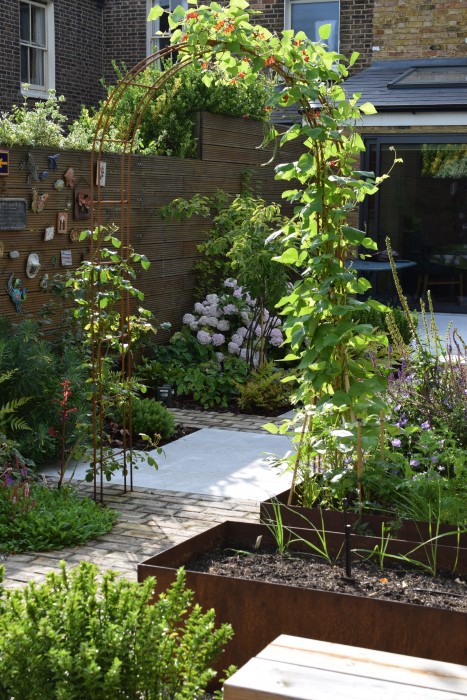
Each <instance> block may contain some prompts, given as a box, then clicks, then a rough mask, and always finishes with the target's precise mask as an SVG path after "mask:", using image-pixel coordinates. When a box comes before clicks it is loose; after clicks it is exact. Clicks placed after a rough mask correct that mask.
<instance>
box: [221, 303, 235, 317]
mask: <svg viewBox="0 0 467 700" xmlns="http://www.w3.org/2000/svg"><path fill="white" fill-rule="evenodd" d="M222 310H223V312H224V313H225V315H226V316H230V315H231V314H236V313H237V307H236V306H235V304H226V305H225V306H224V308H223V309H222Z"/></svg>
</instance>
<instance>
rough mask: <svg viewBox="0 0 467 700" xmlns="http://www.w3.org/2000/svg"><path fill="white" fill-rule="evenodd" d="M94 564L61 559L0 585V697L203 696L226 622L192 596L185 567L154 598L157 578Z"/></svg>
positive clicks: (155, 699)
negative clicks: (43, 574) (40, 573)
mask: <svg viewBox="0 0 467 700" xmlns="http://www.w3.org/2000/svg"><path fill="white" fill-rule="evenodd" d="M2 573H3V572H2V571H0V576H1V574H2ZM98 573H99V572H98V569H97V567H96V566H95V565H93V564H89V563H87V562H82V563H81V564H80V565H79V566H78V567H76V568H75V569H73V570H71V571H67V570H66V568H65V564H64V562H62V567H61V572H60V573H51V574H49V575H48V576H47V581H46V583H44V584H42V585H40V586H36V585H35V584H34V583H31V584H28V585H27V586H26V588H25V589H24V590H17V591H11V592H10V591H4V590H3V589H2V588H0V698H1V699H2V700H3V699H5V700H39V699H43V700H45V699H46V698H48V699H49V698H50V699H52V698H57V699H58V698H59V699H60V700H119V699H122V700H123V699H124V698H125V699H126V700H139V699H140V698H145V699H146V700H159V699H160V700H196V698H202V697H203V691H204V689H205V688H206V685H207V683H208V682H209V681H210V680H211V679H212V678H213V677H214V676H215V675H216V674H215V672H214V671H213V670H212V668H211V667H210V666H211V664H212V662H213V660H214V659H215V658H216V657H217V656H218V655H219V654H220V652H221V651H222V649H223V647H224V646H225V644H226V642H227V641H228V640H229V638H230V637H231V636H232V631H231V628H230V626H229V625H227V624H223V625H221V626H220V627H219V628H217V629H216V627H215V617H214V611H213V610H210V611H208V612H206V613H203V611H202V610H201V608H200V607H199V606H198V605H193V603H192V600H193V594H192V592H191V591H188V590H186V588H185V575H184V572H183V570H180V571H179V573H178V575H177V579H176V581H175V582H174V583H173V585H172V586H171V587H170V588H169V589H168V590H167V591H166V593H164V594H162V595H161V596H160V597H159V599H158V600H157V601H156V602H155V603H154V604H153V605H148V603H149V602H150V600H151V598H152V591H153V588H154V579H152V578H148V579H146V581H145V582H144V584H142V585H140V584H137V583H133V582H130V581H127V580H120V581H117V580H116V578H117V575H116V574H115V573H113V572H106V573H104V574H103V576H102V583H101V584H99V583H98V580H97V578H98Z"/></svg>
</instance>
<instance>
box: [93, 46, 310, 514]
mask: <svg viewBox="0 0 467 700" xmlns="http://www.w3.org/2000/svg"><path fill="white" fill-rule="evenodd" d="M216 45H218V46H219V45H222V41H221V40H219V41H213V42H212V43H211V45H210V46H209V47H208V48H206V49H205V50H204V51H203V50H201V51H199V52H198V53H194V54H188V55H186V57H183V58H181V59H180V52H181V51H183V49H184V48H185V47H186V46H187V44H186V43H179V44H174V45H172V46H168V47H166V48H164V49H162V50H161V51H158V52H157V53H155V54H153V55H152V56H149V57H147V58H145V59H144V60H142V61H140V63H138V64H137V65H136V66H134V67H133V68H132V69H131V70H129V71H128V72H127V73H126V75H125V76H124V77H123V78H122V79H121V80H120V81H119V82H118V83H117V85H116V86H115V88H114V89H113V90H112V92H111V93H110V95H109V96H108V98H107V100H106V102H105V103H104V106H103V108H102V110H101V114H100V117H99V120H98V123H97V125H96V129H95V133H94V139H93V145H92V152H91V176H90V182H91V187H90V200H91V217H90V218H91V230H92V231H97V238H96V240H94V237H92V236H91V242H90V254H91V260H95V261H96V262H98V263H100V264H102V263H103V261H102V258H101V251H102V245H101V230H102V209H103V207H116V208H120V216H119V219H120V220H119V233H120V240H121V247H120V249H119V254H120V256H121V259H125V256H127V255H128V253H129V251H130V248H131V214H130V208H131V160H132V155H133V151H134V145H135V137H136V132H137V129H138V126H139V124H140V122H141V119H142V117H143V114H144V112H145V111H146V109H147V107H148V106H149V104H150V102H151V100H152V98H153V97H154V95H155V93H156V92H157V90H158V89H159V88H160V87H161V86H162V85H163V84H164V83H165V82H167V80H169V79H170V78H171V77H172V76H174V75H176V74H177V73H179V72H180V71H181V70H183V69H184V68H185V67H186V66H188V65H189V64H191V63H193V61H195V60H198V59H201V58H202V57H203V55H204V53H205V52H208V53H211V51H212V48H213V47H214V46H216ZM241 51H242V53H245V54H246V55H249V56H250V57H251V56H256V55H257V54H256V51H255V50H254V48H252V47H241ZM174 54H175V55H176V54H179V58H178V61H177V62H176V63H173V64H172V65H171V66H170V67H169V68H168V69H166V70H165V71H164V72H162V73H160V74H159V76H158V79H157V80H156V81H155V82H154V83H153V84H151V85H143V84H141V83H139V82H138V79H139V76H140V75H141V74H142V73H143V72H144V71H145V70H146V69H147V68H149V67H151V66H153V65H154V64H157V63H159V62H160V61H161V60H164V59H166V58H168V57H169V56H172V55H174ZM272 68H273V70H274V72H275V73H277V74H279V75H281V76H282V77H283V78H284V80H285V82H288V83H290V82H293V76H291V75H290V74H288V73H287V72H286V70H285V67H284V66H283V65H281V64H280V63H276V64H275V65H274V66H273V67H272ZM130 87H140V88H143V89H144V92H143V95H142V97H141V99H140V101H139V103H138V105H137V106H136V108H135V111H134V113H133V116H132V118H131V119H130V121H129V123H128V125H127V129H126V133H125V134H124V135H123V136H122V138H120V139H119V140H114V139H112V138H111V137H110V136H109V127H110V124H111V119H112V115H113V113H114V110H115V107H116V106H117V104H118V102H119V100H120V98H121V97H122V96H123V95H124V94H125V92H126V91H127V90H128V88H130ZM304 104H305V103H304ZM112 143H114V144H116V145H118V144H119V145H120V146H121V149H122V151H121V163H120V199H115V200H109V199H105V197H104V196H103V192H102V187H101V184H100V180H99V178H96V168H97V172H99V171H100V164H101V162H102V160H103V159H104V158H105V152H106V146H108V145H110V144H112ZM95 288H96V290H97V291H98V289H99V282H98V281H97V282H96V285H95ZM91 289H92V290H94V285H91ZM90 302H91V313H92V315H93V318H97V320H98V322H99V319H100V307H99V304H97V303H96V293H95V291H92V299H91V300H90ZM130 307H131V299H130V296H129V294H128V293H127V294H126V296H123V297H122V300H121V304H120V318H121V327H120V334H121V339H122V341H123V340H124V339H125V338H126V339H127V346H128V352H126V353H125V352H124V351H123V350H122V353H121V357H120V372H121V379H122V381H125V380H127V379H131V376H132V361H131V318H130V316H131V312H130ZM91 329H92V382H93V386H94V387H97V388H98V389H97V393H96V392H94V393H93V399H92V424H93V452H92V464H93V473H94V498H95V499H97V487H98V483H99V492H100V494H99V499H100V500H101V501H102V500H103V481H104V471H103V466H104V463H105V455H104V423H103V421H104V416H103V415H102V413H101V412H99V411H98V406H99V403H100V401H101V399H102V378H103V371H102V370H103V366H102V354H101V351H102V340H101V339H100V338H99V337H98V334H96V332H95V327H94V323H92V324H91ZM122 345H123V343H122ZM127 429H128V431H127ZM131 429H132V424H131V398H130V400H129V401H128V405H127V406H125V407H124V411H123V449H122V454H123V458H122V462H123V474H124V485H123V488H124V491H125V492H126V491H127V488H128V483H129V488H130V491H132V490H133V455H132V446H133V445H132V435H131ZM127 432H128V434H127Z"/></svg>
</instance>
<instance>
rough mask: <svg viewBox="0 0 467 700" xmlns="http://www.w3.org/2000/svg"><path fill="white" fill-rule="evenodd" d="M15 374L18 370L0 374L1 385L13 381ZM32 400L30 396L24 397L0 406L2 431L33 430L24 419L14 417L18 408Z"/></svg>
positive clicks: (0, 426) (0, 427)
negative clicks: (7, 429) (9, 380)
mask: <svg viewBox="0 0 467 700" xmlns="http://www.w3.org/2000/svg"><path fill="white" fill-rule="evenodd" d="M15 372H16V369H10V370H7V371H6V372H3V373H2V374H0V384H2V383H3V382H6V381H7V380H8V379H11V377H12V376H13V374H14V373H15ZM30 399H31V397H30V396H22V397H20V398H18V399H13V400H12V401H8V402H7V403H4V404H1V405H0V430H2V431H3V430H5V429H6V428H9V429H10V430H11V431H13V432H15V431H18V430H31V428H30V427H29V425H28V424H27V423H26V421H25V420H24V418H20V417H19V416H15V415H14V414H15V413H16V411H17V410H18V408H20V407H21V406H24V404H25V403H27V402H28V401H30Z"/></svg>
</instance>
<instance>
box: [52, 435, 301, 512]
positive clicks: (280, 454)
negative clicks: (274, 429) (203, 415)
mask: <svg viewBox="0 0 467 700" xmlns="http://www.w3.org/2000/svg"><path fill="white" fill-rule="evenodd" d="M292 450H293V448H292V445H291V443H290V440H289V439H288V438H287V437H286V436H284V435H271V434H269V433H267V432H262V433H255V432H248V433H243V432H240V431H238V430H223V429H217V428H203V429H201V430H198V431H197V432H195V433H191V434H190V435H186V436H185V437H183V438H180V439H179V440H175V441H174V442H172V443H170V444H168V445H166V446H165V447H164V454H163V455H158V454H157V453H156V452H155V451H152V452H150V453H149V454H151V455H152V456H153V457H154V458H155V459H156V461H157V463H158V469H157V470H156V469H154V467H151V466H149V465H148V464H147V462H146V461H145V460H144V457H143V458H142V459H138V460H137V462H136V465H137V469H134V470H133V484H134V486H138V487H140V488H157V489H159V490H167V491H173V490H175V489H177V490H180V491H183V492H185V493H191V494H203V495H208V496H224V497H226V498H240V499H248V500H252V501H261V500H264V499H266V498H269V496H271V495H273V494H275V493H279V492H280V491H283V490H284V489H286V488H287V486H289V485H290V474H283V473H282V472H283V467H282V466H275V467H274V466H273V465H272V463H271V462H272V460H273V459H277V458H280V459H283V458H284V457H286V456H288V455H290V454H291V453H292ZM88 469H89V464H86V463H80V464H78V465H77V466H76V468H75V471H74V479H75V480H78V481H80V480H83V479H84V477H85V473H86V471H87V470H88ZM42 473H43V474H45V475H46V476H52V475H53V474H54V473H55V470H54V469H44V470H42ZM112 483H114V484H123V475H122V474H121V473H116V474H115V476H114V477H113V478H112Z"/></svg>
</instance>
